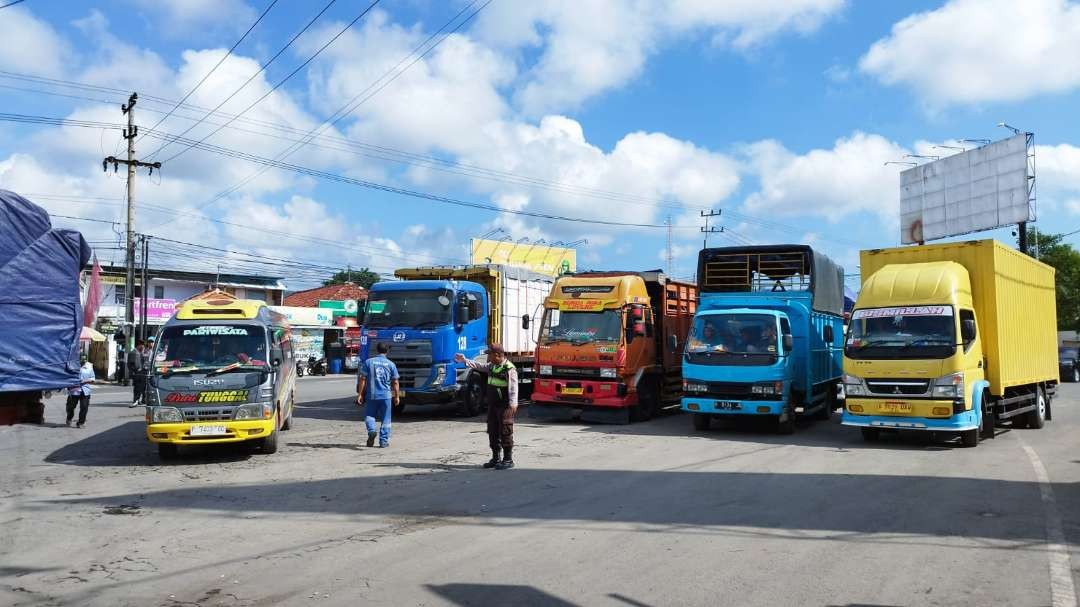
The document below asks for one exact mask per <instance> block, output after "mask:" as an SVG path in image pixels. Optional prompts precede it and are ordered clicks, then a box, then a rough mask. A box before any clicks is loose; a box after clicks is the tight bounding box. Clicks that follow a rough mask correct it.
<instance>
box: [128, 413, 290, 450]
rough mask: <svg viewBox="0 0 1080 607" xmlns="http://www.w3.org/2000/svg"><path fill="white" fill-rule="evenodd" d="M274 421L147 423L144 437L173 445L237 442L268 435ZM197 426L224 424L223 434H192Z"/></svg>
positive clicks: (272, 428) (154, 441)
mask: <svg viewBox="0 0 1080 607" xmlns="http://www.w3.org/2000/svg"><path fill="white" fill-rule="evenodd" d="M276 422H277V419H275V418H271V419H251V420H247V419H246V420H243V421H220V422H193V423H188V422H184V423H171V424H148V425H147V426H146V438H148V439H149V440H150V442H152V443H172V444H174V445H213V444H217V443H238V442H241V441H246V440H257V439H261V438H266V437H267V436H270V433H272V432H274V425H275V423H276ZM197 426H203V427H208V426H224V427H225V434H214V435H198V434H195V435H193V434H192V433H191V430H192V428H194V427H197Z"/></svg>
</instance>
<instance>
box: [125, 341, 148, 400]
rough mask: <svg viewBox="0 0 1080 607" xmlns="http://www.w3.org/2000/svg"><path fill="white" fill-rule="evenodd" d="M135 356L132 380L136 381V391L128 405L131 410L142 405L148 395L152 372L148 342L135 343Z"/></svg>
mask: <svg viewBox="0 0 1080 607" xmlns="http://www.w3.org/2000/svg"><path fill="white" fill-rule="evenodd" d="M134 354H135V358H134V359H133V361H132V367H133V371H134V373H133V375H132V379H133V380H134V382H133V385H134V386H135V389H134V390H132V397H131V404H130V405H128V408H129V409H130V408H135V407H138V406H139V405H141V404H142V402H143V396H144V395H145V394H146V376H147V374H148V373H149V372H150V349H149V348H147V347H146V342H144V341H143V340H141V339H140V340H139V341H137V342H135V352H134Z"/></svg>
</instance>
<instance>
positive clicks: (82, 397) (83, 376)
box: [66, 354, 97, 428]
mask: <svg viewBox="0 0 1080 607" xmlns="http://www.w3.org/2000/svg"><path fill="white" fill-rule="evenodd" d="M79 363H81V366H80V367H79V385H77V386H71V387H70V388H68V397H67V422H66V424H67V426H68V427H70V426H71V420H72V418H74V417H75V406H76V405H78V406H79V423H78V427H79V428H82V427H83V424H85V423H86V412H87V411H88V410H89V409H90V392H91V388H90V384H92V383H94V380H95V379H97V376H96V375H94V365H93V364H91V363H90V362H89V361H88V360H86V355H85V354H83V355H81V356H79Z"/></svg>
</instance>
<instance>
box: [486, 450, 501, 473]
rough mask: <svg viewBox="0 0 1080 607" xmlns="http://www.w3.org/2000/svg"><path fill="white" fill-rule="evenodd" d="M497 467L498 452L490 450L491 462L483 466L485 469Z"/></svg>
mask: <svg viewBox="0 0 1080 607" xmlns="http://www.w3.org/2000/svg"><path fill="white" fill-rule="evenodd" d="M498 465H499V450H498V449H492V450H491V461H490V462H486V463H485V464H484V467H485V468H494V467H496V466H498Z"/></svg>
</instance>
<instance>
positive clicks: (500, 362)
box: [454, 344, 518, 470]
mask: <svg viewBox="0 0 1080 607" xmlns="http://www.w3.org/2000/svg"><path fill="white" fill-rule="evenodd" d="M487 357H488V362H487V363H485V364H481V363H478V362H476V361H473V360H469V359H467V358H465V355H464V354H462V353H460V352H458V353H457V354H455V355H454V360H456V361H458V362H459V363H465V366H467V367H469V368H470V369H474V370H477V371H484V372H486V373H487V376H488V378H487V392H486V396H485V399H486V400H487V407H488V410H487V433H488V443H489V444H490V446H491V461H489V462H487V463H486V464H484V467H485V468H495V469H496V470H508V469H510V468H513V467H514V415H515V414H516V413H517V408H518V374H517V368H516V367H514V363H512V362H510V361H509V360H507V358H506V350H504V349H503V347H502V346H500V345H498V344H493V345H491V347H489V348H488V352H487ZM500 453H501V455H502V459H499V456H500Z"/></svg>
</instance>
